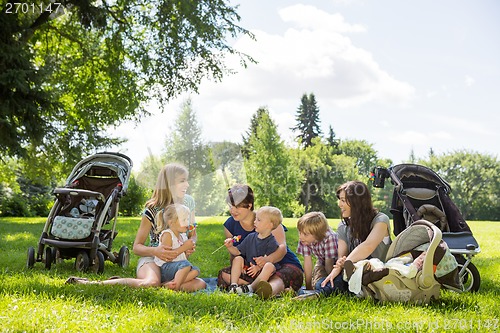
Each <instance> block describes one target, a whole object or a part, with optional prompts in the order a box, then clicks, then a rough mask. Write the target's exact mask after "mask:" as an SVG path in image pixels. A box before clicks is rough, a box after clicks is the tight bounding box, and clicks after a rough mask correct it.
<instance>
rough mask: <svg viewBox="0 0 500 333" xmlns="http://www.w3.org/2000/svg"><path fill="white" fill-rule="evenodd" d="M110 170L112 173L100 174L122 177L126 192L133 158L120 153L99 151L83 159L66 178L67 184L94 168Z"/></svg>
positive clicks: (102, 174) (121, 180) (101, 174)
mask: <svg viewBox="0 0 500 333" xmlns="http://www.w3.org/2000/svg"><path fill="white" fill-rule="evenodd" d="M96 169H97V170H101V171H102V170H109V171H111V172H113V173H114V174H112V173H106V172H104V173H100V174H98V176H115V175H116V177H118V178H119V179H120V182H121V183H122V187H123V191H124V192H126V190H127V188H128V182H129V178H130V172H131V169H132V160H130V158H129V157H127V156H125V155H123V154H119V153H108V152H105V153H97V154H95V155H92V156H89V157H87V158H85V159H83V160H81V161H80V162H79V163H78V164H77V165H75V167H74V168H73V171H72V172H71V174H70V175H69V177H68V179H67V180H66V185H70V184H71V183H73V182H74V181H75V180H77V179H80V178H81V177H83V176H85V175H87V174H88V173H89V172H90V171H92V170H96Z"/></svg>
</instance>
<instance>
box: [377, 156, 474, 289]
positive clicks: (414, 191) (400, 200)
mask: <svg viewBox="0 0 500 333" xmlns="http://www.w3.org/2000/svg"><path fill="white" fill-rule="evenodd" d="M386 178H390V179H391V182H392V183H393V184H394V193H393V197H392V205H391V213H392V215H393V223H394V234H395V235H396V236H397V235H398V234H399V233H401V232H402V231H403V230H405V229H406V228H407V227H408V226H410V225H411V224H412V223H413V222H414V221H417V220H420V219H424V220H427V221H430V222H432V223H434V224H435V225H436V226H438V227H439V229H440V230H441V231H442V235H443V240H444V241H445V242H446V244H447V245H448V247H449V249H450V251H451V253H452V254H453V255H454V256H455V258H456V260H457V262H458V265H459V278H460V280H461V284H462V286H463V287H462V288H461V289H460V290H456V289H454V288H450V289H454V290H456V291H459V292H464V291H471V292H475V291H478V290H479V285H480V284H481V277H480V275H479V271H478V270H477V268H476V266H474V264H473V263H472V262H471V261H472V258H473V257H474V256H475V255H476V254H478V253H480V252H481V250H480V248H479V245H478V243H477V241H476V239H475V238H474V236H473V235H472V232H471V230H470V228H469V226H468V225H467V223H466V222H465V219H464V218H463V217H462V215H461V213H460V211H459V209H458V207H457V206H456V205H455V203H454V202H453V201H452V200H451V198H450V197H449V193H450V192H451V187H450V185H449V184H448V183H447V182H446V181H445V180H444V179H442V178H441V177H440V176H439V175H438V174H436V173H435V172H434V171H433V170H431V169H429V168H428V167H425V166H422V165H417V164H398V165H395V166H392V167H389V168H381V167H378V168H375V170H374V182H373V186H374V187H380V188H383V187H384V181H385V179H386Z"/></svg>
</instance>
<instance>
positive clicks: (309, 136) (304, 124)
mask: <svg viewBox="0 0 500 333" xmlns="http://www.w3.org/2000/svg"><path fill="white" fill-rule="evenodd" d="M300 101H301V104H300V106H299V107H298V109H297V114H296V116H295V120H296V122H297V125H296V126H295V127H293V128H292V130H293V131H298V132H299V134H298V135H297V139H298V141H299V143H300V144H301V145H302V147H304V148H306V147H309V146H311V145H312V140H313V139H314V138H316V137H318V136H319V135H320V134H321V129H320V127H319V123H320V121H319V108H318V105H317V104H316V97H315V96H314V94H312V93H311V94H309V96H307V94H304V95H302V98H301V100H300Z"/></svg>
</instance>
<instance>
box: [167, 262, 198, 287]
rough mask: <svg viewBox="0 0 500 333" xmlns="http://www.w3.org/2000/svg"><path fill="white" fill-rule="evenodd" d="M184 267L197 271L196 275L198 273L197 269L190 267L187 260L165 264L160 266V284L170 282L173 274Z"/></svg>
mask: <svg viewBox="0 0 500 333" xmlns="http://www.w3.org/2000/svg"><path fill="white" fill-rule="evenodd" d="M185 267H191V270H195V271H198V273H199V272H200V269H199V268H198V267H196V266H193V265H191V263H190V262H189V261H187V260H180V261H172V262H166V263H164V264H163V265H162V266H161V283H165V282H169V281H172V280H173V279H174V277H175V273H177V271H178V270H180V269H183V268H185Z"/></svg>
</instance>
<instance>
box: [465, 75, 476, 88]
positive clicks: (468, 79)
mask: <svg viewBox="0 0 500 333" xmlns="http://www.w3.org/2000/svg"><path fill="white" fill-rule="evenodd" d="M474 83H476V80H474V78H473V77H470V76H469V75H465V85H466V86H467V87H472V85H473V84H474Z"/></svg>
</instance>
